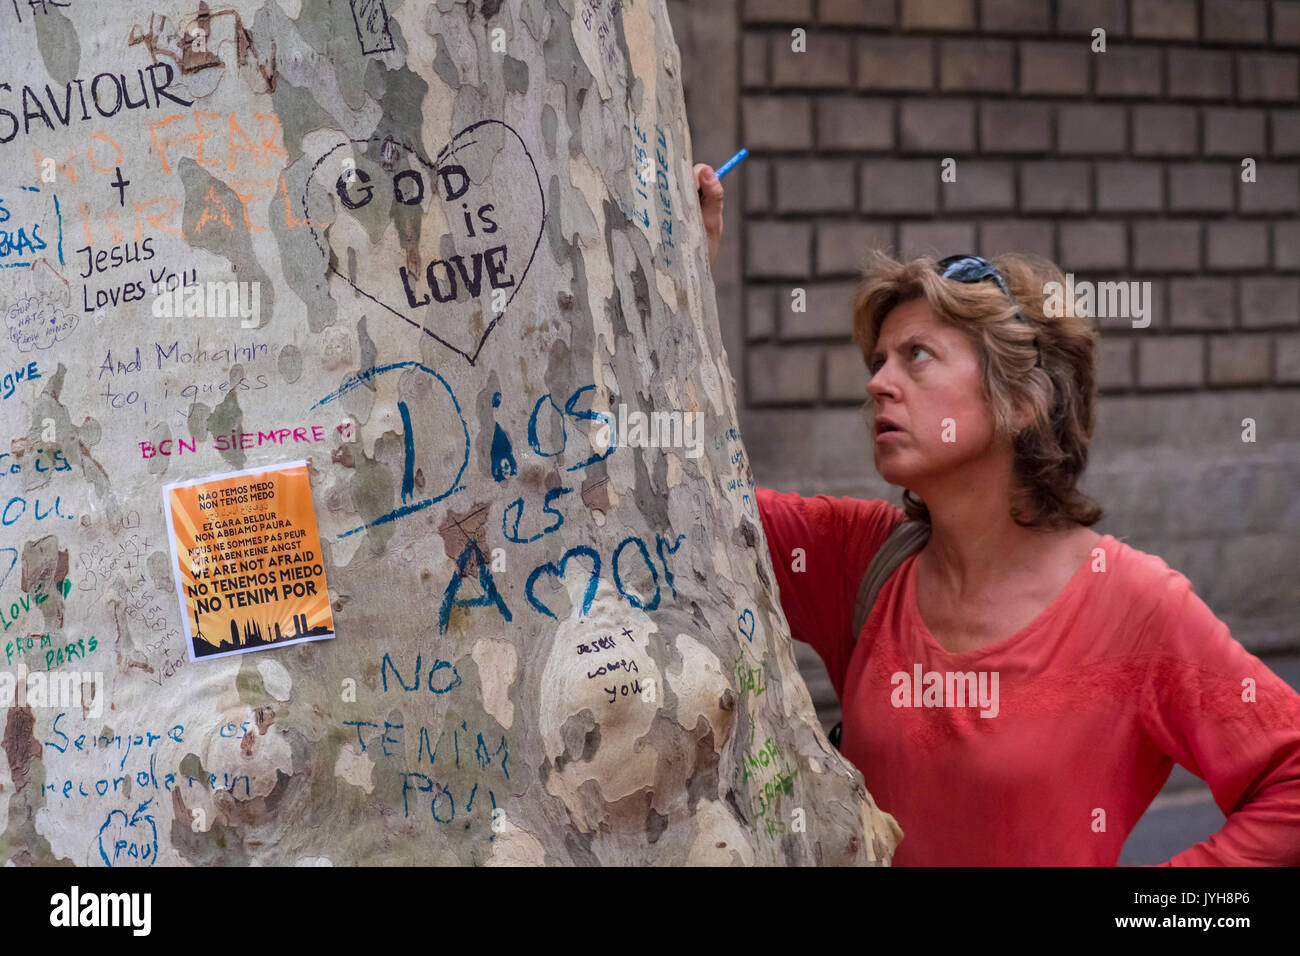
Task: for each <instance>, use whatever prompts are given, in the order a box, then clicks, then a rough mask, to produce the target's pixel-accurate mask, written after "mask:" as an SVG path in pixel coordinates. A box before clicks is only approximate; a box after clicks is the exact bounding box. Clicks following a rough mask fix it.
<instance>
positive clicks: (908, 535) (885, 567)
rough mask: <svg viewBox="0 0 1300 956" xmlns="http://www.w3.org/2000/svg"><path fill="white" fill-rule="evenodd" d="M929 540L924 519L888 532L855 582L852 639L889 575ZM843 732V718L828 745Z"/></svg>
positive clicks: (837, 741) (837, 743) (829, 736)
mask: <svg viewBox="0 0 1300 956" xmlns="http://www.w3.org/2000/svg"><path fill="white" fill-rule="evenodd" d="M929 540H930V524H929V522H926V521H904V522H903V523H902V524H900V525H899V526H898V527H897V528H895V529H894V530H893V532H891V533H890V535H889V537H888V538H886V539H885V543H884V544H882V545H881V546H880V550H879V551H877V552H876V553H875V555H874V556H873V557H872V558H871V563H870V564H868V565H867V570H866V571H865V572H863V575H862V580H861V581H860V582H859V583H858V599H857V603H856V604H855V605H854V608H853V641H854V643H856V642H857V640H858V635H859V634H860V633H862V627H863V625H864V624H866V623H867V617H868V616H869V615H870V614H871V606H872V605H873V604H875V603H876V595H877V594H879V593H880V589H881V588H882V587H884V585H885V582H886V581H888V580H889V576H890V575H891V574H893V573H894V572H895V571H897V570H898V566H899V565H900V564H902V563H903V562H904V561H906V560H907V559H908V558H909V557H911V556H912V555H914V554H915V553H916V552H918V551H920V550H921V549H922V548H924V547H925V543H926V542H927V541H929ZM843 734H844V721H842V720H841V721H840V722H839V723H838V724H836V725H835V726H834V727H832V728H831V731H830V733H829V734H827V735H826V737H827V739H828V740H829V741H830V744H831V746H832V747H834V748H835V749H836V750H839V749H840V740H841V738H842V737H843Z"/></svg>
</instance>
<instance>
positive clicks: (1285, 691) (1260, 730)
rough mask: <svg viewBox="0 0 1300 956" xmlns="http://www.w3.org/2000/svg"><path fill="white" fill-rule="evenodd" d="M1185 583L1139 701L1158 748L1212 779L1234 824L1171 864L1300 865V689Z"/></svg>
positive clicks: (1165, 614)
mask: <svg viewBox="0 0 1300 956" xmlns="http://www.w3.org/2000/svg"><path fill="white" fill-rule="evenodd" d="M1180 577H1181V576H1180ZM1185 581H1186V579H1185V578H1184V579H1182V582H1180V586H1176V587H1172V588H1171V590H1170V591H1169V593H1168V594H1167V595H1166V597H1165V599H1164V606H1163V607H1162V608H1161V609H1160V611H1158V612H1157V615H1156V621H1155V622H1154V624H1153V626H1155V627H1156V628H1157V632H1156V633H1157V640H1156V641H1155V642H1154V643H1153V644H1152V645H1151V646H1150V647H1149V648H1148V650H1149V651H1150V653H1151V654H1152V657H1151V662H1150V666H1149V670H1148V672H1147V677H1146V681H1145V684H1144V687H1143V695H1142V696H1143V699H1142V701H1140V703H1139V706H1140V708H1141V713H1142V715H1143V722H1144V724H1145V726H1146V729H1147V732H1148V733H1149V734H1150V736H1151V737H1152V739H1153V740H1154V742H1155V743H1156V745H1157V746H1159V747H1160V749H1161V750H1163V751H1164V753H1166V754H1167V755H1168V756H1169V757H1170V758H1171V759H1173V760H1175V761H1177V762H1178V763H1180V764H1182V765H1183V766H1184V767H1186V768H1187V769H1188V770H1190V771H1191V772H1192V773H1194V774H1196V775H1197V776H1198V777H1201V778H1202V779H1204V780H1205V781H1206V783H1208V784H1209V786H1210V791H1211V792H1212V793H1213V794H1214V801H1215V803H1216V804H1218V807H1219V809H1220V810H1221V811H1223V813H1224V815H1225V816H1226V817H1227V820H1226V821H1225V822H1224V824H1223V826H1222V827H1220V828H1219V830H1218V832H1216V833H1215V834H1214V835H1213V836H1211V837H1210V838H1209V839H1208V840H1205V841H1203V842H1201V843H1198V844H1196V845H1195V846H1193V847H1191V848H1189V849H1187V850H1184V851H1183V852H1182V853H1179V854H1178V855H1177V856H1175V857H1174V858H1173V859H1171V860H1169V861H1168V863H1166V864H1162V865H1165V866H1213V865H1219V866H1295V865H1298V864H1300V694H1297V693H1296V692H1295V691H1294V690H1292V689H1291V688H1290V687H1289V686H1287V684H1286V682H1285V681H1283V680H1282V679H1281V678H1280V677H1278V676H1277V675H1276V674H1274V673H1273V672H1272V671H1271V670H1269V669H1268V667H1267V666H1265V665H1264V663H1263V662H1262V661H1261V660H1260V659H1259V658H1257V657H1255V656H1254V655H1253V654H1251V653H1249V652H1248V651H1247V650H1246V649H1245V648H1244V647H1242V645H1241V644H1240V643H1239V642H1238V641H1236V640H1234V639H1233V637H1232V636H1231V634H1229V632H1228V627H1227V625H1225V624H1224V623H1223V622H1222V621H1220V620H1219V619H1218V618H1217V617H1215V616H1214V614H1213V612H1211V611H1210V609H1209V608H1208V607H1207V606H1206V605H1205V602H1203V601H1202V600H1201V599H1200V598H1199V597H1197V595H1196V593H1195V592H1194V591H1193V590H1192V589H1191V587H1190V586H1187V585H1186V584H1185Z"/></svg>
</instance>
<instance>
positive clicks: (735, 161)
mask: <svg viewBox="0 0 1300 956" xmlns="http://www.w3.org/2000/svg"><path fill="white" fill-rule="evenodd" d="M748 155H749V150H747V149H742V150H741V151H740V152H738V153H737V154H736V155H735V156H732V157H731V159H729V160H727V161H726V162H725V163H723V164H722V167H721V168H720V169H719V170H718V178H719V179H721V178H722V177H723V176H725V175H727V173H729V172H731V171H732V170H733V169H735V168H736V167H737V166H739V165H740V161H741V160H742V159H744V158H745V157H746V156H748Z"/></svg>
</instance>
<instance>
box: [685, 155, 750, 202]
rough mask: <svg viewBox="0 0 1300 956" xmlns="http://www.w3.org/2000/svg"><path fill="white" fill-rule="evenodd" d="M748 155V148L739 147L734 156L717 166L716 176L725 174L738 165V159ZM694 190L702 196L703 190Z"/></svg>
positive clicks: (719, 176)
mask: <svg viewBox="0 0 1300 956" xmlns="http://www.w3.org/2000/svg"><path fill="white" fill-rule="evenodd" d="M748 155H749V150H747V149H741V151H740V152H738V153H737V154H736V155H735V156H732V157H731V159H729V160H727V161H726V162H725V163H723V164H722V165H721V166H720V167H719V168H718V170H717V176H718V178H719V179H721V178H722V177H723V176H725V175H727V173H729V172H731V171H732V170H733V169H735V168H736V167H737V166H739V165H740V161H741V160H742V159H744V158H745V157H746V156H748ZM695 191H696V192H697V193H699V195H700V196H701V197H703V196H704V190H703V189H697V190H695Z"/></svg>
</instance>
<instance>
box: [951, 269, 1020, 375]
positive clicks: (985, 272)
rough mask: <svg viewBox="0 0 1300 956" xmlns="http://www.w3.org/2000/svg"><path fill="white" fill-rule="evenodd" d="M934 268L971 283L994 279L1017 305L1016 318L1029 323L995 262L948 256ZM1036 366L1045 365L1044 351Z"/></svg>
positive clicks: (1013, 303)
mask: <svg viewBox="0 0 1300 956" xmlns="http://www.w3.org/2000/svg"><path fill="white" fill-rule="evenodd" d="M934 270H935V272H937V273H939V275H940V276H942V277H943V278H945V279H952V280H953V281H955V282H966V283H971V282H983V281H984V280H985V279H992V280H993V282H994V283H995V284H996V285H997V287H998V288H999V289H1001V290H1002V294H1003V295H1005V296H1006V297H1007V299H1008V300H1009V301H1010V302H1011V304H1012V305H1014V306H1016V318H1017V319H1019V320H1020V321H1021V322H1024V323H1025V325H1028V324H1029V322H1028V320H1026V319H1025V317H1024V316H1023V315H1021V314H1020V303H1018V302H1016V297H1015V296H1013V295H1012V294H1011V290H1010V289H1008V288H1007V283H1006V280H1004V279H1003V278H1002V274H1001V273H999V272H998V270H997V269H995V268H994V267H993V263H991V262H989V261H988V260H987V259H984V258H982V257H980V256H971V255H957V256H947V257H946V258H943V259H940V260H939V261H938V262H936V263H935V264H934ZM1034 348H1038V337H1037V336H1035V337H1034ZM1034 367H1035V368H1042V367H1043V353H1042V352H1041V351H1040V352H1039V353H1038V361H1037V362H1036V363H1035V365H1034Z"/></svg>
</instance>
